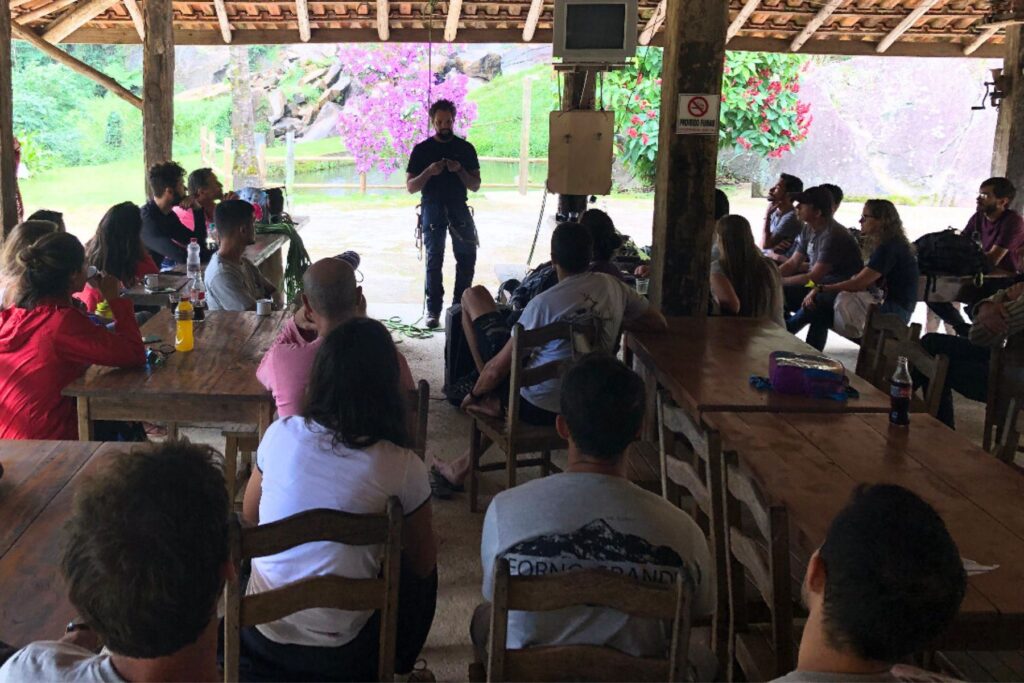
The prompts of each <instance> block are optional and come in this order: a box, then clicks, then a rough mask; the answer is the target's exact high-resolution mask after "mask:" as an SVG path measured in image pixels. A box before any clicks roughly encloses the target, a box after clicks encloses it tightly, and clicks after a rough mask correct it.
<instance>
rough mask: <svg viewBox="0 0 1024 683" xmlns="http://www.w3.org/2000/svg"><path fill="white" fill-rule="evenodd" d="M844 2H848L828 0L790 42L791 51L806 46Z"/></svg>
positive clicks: (844, 0) (796, 50) (797, 50)
mask: <svg viewBox="0 0 1024 683" xmlns="http://www.w3.org/2000/svg"><path fill="white" fill-rule="evenodd" d="M844 2H846V0H828V2H826V3H825V4H824V5H823V6H822V8H821V9H820V10H818V13H817V14H815V15H814V18H813V19H811V20H810V21H809V22H807V26H805V27H804V30H803V31H801V32H800V35H798V36H797V37H796V38H794V39H793V42H792V43H790V44H789V50H790V52H799V51H800V48H802V47H803V46H804V43H806V42H807V41H808V40H810V39H811V36H813V35H814V32H815V31H817V30H818V29H819V28H821V27H822V26H823V25H824V24H825V22H826V21H828V18H829V17H831V16H832V15H833V14H834V13H835V11H836V10H837V9H839V6H840V5H842V4H843V3H844Z"/></svg>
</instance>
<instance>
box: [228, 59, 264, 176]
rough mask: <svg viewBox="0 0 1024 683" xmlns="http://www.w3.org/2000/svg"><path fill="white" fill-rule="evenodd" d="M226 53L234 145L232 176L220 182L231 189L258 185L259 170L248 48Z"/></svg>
mask: <svg viewBox="0 0 1024 683" xmlns="http://www.w3.org/2000/svg"><path fill="white" fill-rule="evenodd" d="M230 51H231V61H230V63H229V66H228V78H229V80H230V81H231V138H232V140H233V141H234V145H235V159H234V163H233V164H232V168H231V174H232V176H234V177H233V178H225V179H223V181H222V182H224V183H225V185H227V186H228V187H234V188H240V187H249V186H251V187H256V186H258V185H259V184H260V168H259V164H258V162H257V155H256V138H255V134H254V130H255V128H256V122H255V116H254V115H253V104H252V87H251V86H250V84H249V47H248V46H246V45H232V46H231V48H230ZM229 181H230V182H229Z"/></svg>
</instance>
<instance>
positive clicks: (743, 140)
mask: <svg viewBox="0 0 1024 683" xmlns="http://www.w3.org/2000/svg"><path fill="white" fill-rule="evenodd" d="M736 142H737V143H738V144H739V146H740V147H742V148H743V149H750V148H751V147H753V145H752V144H750V143H749V142H747V140H746V138H744V137H743V136H742V135H741V136H739V137H738V138H736Z"/></svg>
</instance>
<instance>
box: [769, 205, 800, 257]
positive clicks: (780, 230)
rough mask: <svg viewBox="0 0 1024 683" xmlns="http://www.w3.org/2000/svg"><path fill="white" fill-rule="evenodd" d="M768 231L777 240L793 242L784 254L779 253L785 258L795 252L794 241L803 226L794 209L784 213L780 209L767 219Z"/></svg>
mask: <svg viewBox="0 0 1024 683" xmlns="http://www.w3.org/2000/svg"><path fill="white" fill-rule="evenodd" d="M768 229H769V230H770V231H771V233H772V237H774V238H776V239H778V240H791V241H792V242H793V243H792V244H791V245H789V249H787V250H786V251H785V252H780V253H784V254H785V255H786V256H792V255H793V252H794V251H796V240H797V238H798V237H799V236H800V233H801V232H802V231H803V229H804V224H803V223H802V222H800V218H799V217H798V216H797V215H796V209H790V210H789V211H786V212H785V213H782V212H781V210H780V209H776V210H775V211H773V212H772V215H771V217H770V218H769V219H768Z"/></svg>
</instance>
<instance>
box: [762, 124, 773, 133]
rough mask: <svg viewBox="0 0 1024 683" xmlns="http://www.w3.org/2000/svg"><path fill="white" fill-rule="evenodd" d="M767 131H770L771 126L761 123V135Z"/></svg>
mask: <svg viewBox="0 0 1024 683" xmlns="http://www.w3.org/2000/svg"><path fill="white" fill-rule="evenodd" d="M769 130H771V126H769V125H768V124H767V123H762V124H761V132H762V133H767V132H768V131H769Z"/></svg>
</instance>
